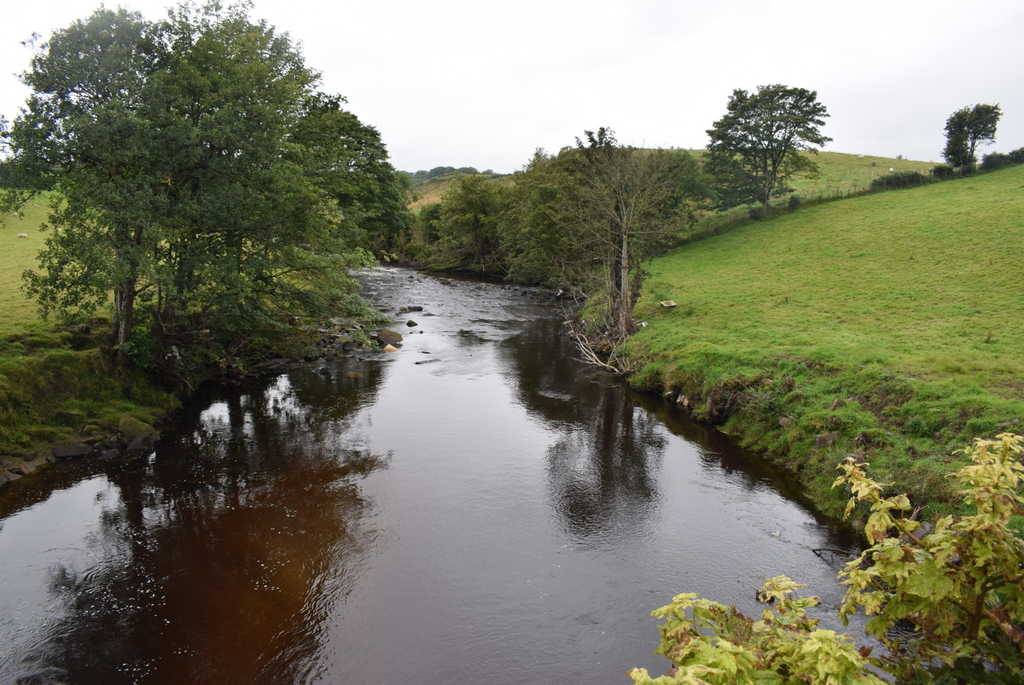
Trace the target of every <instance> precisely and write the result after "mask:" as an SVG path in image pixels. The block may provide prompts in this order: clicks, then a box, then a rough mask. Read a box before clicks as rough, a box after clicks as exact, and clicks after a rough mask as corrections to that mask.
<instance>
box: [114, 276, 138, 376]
mask: <svg viewBox="0 0 1024 685" xmlns="http://www.w3.org/2000/svg"><path fill="white" fill-rule="evenodd" d="M135 284H136V279H135V278H130V279H128V280H126V281H122V282H121V284H120V285H118V286H117V288H115V289H114V330H113V333H114V347H115V348H116V347H117V346H118V345H121V344H123V343H126V342H128V340H130V339H131V337H132V327H133V326H134V324H135ZM117 356H118V358H119V359H123V358H124V354H123V353H122V352H120V351H118V353H117Z"/></svg>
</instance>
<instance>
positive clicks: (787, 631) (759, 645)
mask: <svg viewBox="0 0 1024 685" xmlns="http://www.w3.org/2000/svg"><path fill="white" fill-rule="evenodd" d="M1021 452H1024V437H1021V436H1019V435H1013V434H1010V433H1003V434H1000V435H998V436H997V437H996V439H995V440H981V439H978V440H975V443H974V445H972V446H971V447H969V448H967V449H966V450H964V453H965V454H967V456H969V457H970V459H971V462H972V463H971V464H970V465H968V466H965V467H964V468H962V469H961V470H960V471H959V472H957V474H956V478H957V480H958V481H959V482H960V485H961V488H962V490H963V496H964V500H965V502H966V503H967V505H968V506H970V507H971V508H973V510H974V512H975V513H974V514H972V515H969V516H965V517H963V518H961V519H955V518H953V517H952V516H947V517H944V518H942V519H940V520H939V521H937V522H936V523H935V524H934V527H933V528H931V530H930V532H927V533H926V532H925V531H927V530H929V528H930V527H929V526H927V525H926V524H924V523H922V522H920V521H918V520H917V517H916V515H917V514H918V513H919V511H920V510H912V508H911V505H910V501H909V499H908V498H907V496H906V495H903V494H899V495H895V496H891V497H886V496H883V494H882V493H883V492H884V490H885V489H886V487H887V485H886V484H884V483H879V482H877V481H875V480H872V479H871V478H869V477H868V476H867V474H866V472H865V466H866V465H865V464H863V463H858V462H857V461H856V460H855V459H852V458H850V459H847V460H846V462H844V463H843V464H841V465H840V466H839V468H840V469H841V470H842V471H843V475H842V476H840V477H839V478H838V479H836V481H835V484H834V486H840V485H845V486H849V488H850V490H851V492H852V494H853V497H852V498H851V499H850V502H849V504H848V506H847V509H846V514H847V516H849V515H850V514H851V513H852V512H853V510H854V508H856V507H857V505H858V503H860V502H865V503H867V504H868V505H869V506H870V514H869V516H868V519H867V522H866V524H865V528H864V532H865V534H866V535H867V538H868V542H869V543H871V547H870V548H868V549H867V550H865V551H864V552H863V553H862V554H861V555H860V557H858V558H857V559H855V560H854V561H851V562H850V563H849V564H847V566H846V568H845V570H843V571H842V572H840V574H839V578H840V582H841V584H843V585H845V586H846V587H847V590H846V595H845V597H844V598H843V603H842V606H841V607H840V610H839V616H840V618H842V619H843V621H844V623H848V620H849V617H850V615H852V614H855V613H857V612H858V611H863V612H864V613H865V614H866V615H867V616H868V617H869V620H868V622H867V625H866V631H867V633H868V635H870V636H872V637H874V638H875V639H877V640H878V641H879V642H881V643H882V644H883V645H885V646H886V647H887V648H888V652H887V653H886V654H884V655H882V656H881V657H871V656H870V653H871V649H870V648H861V649H858V648H857V647H856V645H855V644H854V643H853V642H852V641H851V640H850V637H849V636H846V635H842V634H838V633H836V632H834V631H830V630H818V629H816V625H817V620H815V619H811V618H808V617H807V615H806V608H807V607H810V606H814V605H816V604H817V599H816V598H813V597H811V598H806V597H796V596H795V595H794V591H795V590H796V589H798V588H800V587H803V586H801V585H798V584H797V583H795V582H793V581H792V580H790V579H789V578H786V577H785V576H777V577H775V578H772V579H770V580H768V581H767V582H766V583H765V585H764V586H763V587H762V589H761V594H760V596H761V597H762V599H764V600H765V601H768V602H777V605H776V606H774V607H773V606H769V607H768V608H767V609H765V611H764V613H763V615H762V617H761V620H760V621H754V620H753V619H751V618H748V617H746V616H744V615H743V614H741V613H740V612H738V611H737V610H736V608H735V607H728V608H726V607H725V606H723V605H721V604H718V603H716V602H712V601H709V600H704V599H698V598H697V596H696V595H694V594H682V595H678V596H676V597H675V598H674V599H673V601H672V604H669V605H668V606H665V607H662V608H661V609H658V610H656V611H654V612H653V613H652V615H653V616H656V617H659V618H664V619H665V623H664V624H663V625H662V626H661V628H660V630H661V644H660V646H659V648H658V650H657V651H656V652H655V653H656V654H664V655H665V656H666V657H668V658H669V659H670V660H671V661H672V662H673V664H674V667H673V668H672V669H670V670H669V672H668V675H665V676H661V677H659V678H656V679H652V678H651V677H650V675H649V674H648V672H647V670H646V669H633V670H632V671H631V672H630V673H629V675H630V677H631V678H632V679H633V682H634V683H637V684H638V685H649V684H653V683H657V684H658V685H683V684H686V685H718V684H719V683H721V684H725V683H739V684H744V683H750V684H753V683H758V684H762V683H773V684H779V685H788V684H790V683H792V684H793V685H796V684H797V683H801V684H805V685H806V684H810V685H842V684H845V683H881V682H884V681H882V680H880V679H879V678H878V677H877V676H875V675H873V674H872V672H871V671H869V667H872V666H873V667H875V668H878V669H881V670H883V671H886V672H888V673H889V674H891V675H892V676H894V677H895V678H896V680H897V682H900V683H933V682H934V683H943V684H946V683H949V684H953V683H957V684H961V683H980V682H985V683H1020V682H1021V681H1022V676H1024V540H1021V539H1020V538H1019V537H1017V536H1016V535H1015V534H1014V532H1013V530H1012V529H1011V528H1010V525H1009V523H1010V518H1011V517H1012V516H1015V515H1021V514H1024V498H1022V497H1021V496H1020V494H1019V492H1020V488H1021V486H1022V485H1024V466H1022V465H1021V464H1020V462H1019V460H1018V456H1019V455H1020V454H1021ZM901 628H902V629H903V630H900V629H901ZM898 632H901V633H902V635H900V634H898Z"/></svg>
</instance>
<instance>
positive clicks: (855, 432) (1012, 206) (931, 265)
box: [624, 167, 1024, 515]
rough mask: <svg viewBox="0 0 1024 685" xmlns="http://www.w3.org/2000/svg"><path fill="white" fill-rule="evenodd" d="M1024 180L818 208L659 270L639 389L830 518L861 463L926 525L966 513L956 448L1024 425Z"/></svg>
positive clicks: (650, 291) (1002, 176)
mask: <svg viewBox="0 0 1024 685" xmlns="http://www.w3.org/2000/svg"><path fill="white" fill-rule="evenodd" d="M1022 182H1024V168H1021V167H1015V168H1010V169H1006V170H1002V171H998V172H993V173H989V174H981V175H977V176H973V177H969V178H965V179H962V180H956V181H950V182H946V183H941V184H934V185H930V186H925V187H921V188H916V189H912V190H904V191H892V192H888V193H880V194H875V195H869V196H865V197H859V198H853V199H849V200H845V201H843V202H837V203H831V204H825V205H818V206H814V207H807V208H803V209H800V210H798V211H797V212H792V213H788V214H785V215H782V216H779V217H777V218H775V219H772V220H768V221H764V222H761V223H754V224H751V225H748V226H746V227H742V228H739V229H737V230H734V231H733V232H730V233H727V234H725V235H721V236H716V237H713V238H710V239H708V240H705V241H701V242H698V243H694V244H692V245H689V246H686V247H685V248H683V249H682V250H679V251H678V252H676V253H674V254H672V255H669V256H666V257H664V258H661V259H658V260H655V261H654V262H653V263H652V265H651V267H650V272H651V277H650V278H649V279H648V281H647V283H646V285H645V294H644V298H643V300H642V302H641V304H640V305H639V306H638V307H637V310H636V315H637V317H638V318H641V319H643V320H645V321H646V322H647V325H646V326H645V327H644V328H643V329H642V330H641V332H640V333H639V334H637V335H636V336H635V337H634V338H632V339H631V340H630V341H629V342H628V343H627V345H626V347H625V350H624V364H625V366H626V367H627V368H628V371H629V373H630V374H631V375H630V382H631V383H633V384H634V385H636V386H638V387H640V388H643V389H646V390H650V391H657V392H662V393H664V394H665V395H666V397H667V398H668V399H669V400H671V401H673V402H676V403H678V404H679V405H681V406H683V407H684V408H687V409H689V410H690V411H692V412H693V414H694V416H695V417H696V418H697V419H699V420H701V421H705V422H707V423H710V424H713V425H716V426H718V427H720V428H721V429H722V430H723V431H725V432H726V433H728V434H730V435H732V436H734V437H735V438H736V439H737V440H738V441H739V442H740V444H742V445H743V446H745V447H747V448H749V449H751V450H754V451H757V452H760V453H762V454H764V455H765V457H766V458H767V459H769V460H771V461H772V462H774V463H777V464H780V465H782V466H785V467H786V468H788V469H790V470H792V471H793V472H794V473H796V474H797V475H798V476H799V477H800V479H801V480H802V481H803V482H804V484H805V485H806V486H807V487H808V488H809V490H810V492H811V494H812V496H813V498H814V500H815V501H816V502H817V503H818V504H819V506H820V507H821V508H822V509H823V511H825V512H827V513H835V512H837V511H839V510H840V509H841V507H842V505H843V503H844V502H845V500H846V494H845V493H840V492H837V491H833V490H832V489H831V483H832V482H833V480H834V478H835V475H836V473H835V471H834V468H835V466H836V464H838V463H839V462H840V461H842V460H843V459H844V458H845V457H846V456H847V455H849V454H854V455H857V458H859V459H864V460H866V461H868V462H870V463H871V464H872V473H873V475H874V477H876V478H877V479H879V480H882V481H885V482H892V483H893V487H894V488H899V489H903V490H905V491H906V492H908V493H909V494H910V495H911V498H912V500H913V501H914V502H915V504H918V505H924V504H927V505H929V507H930V508H929V510H928V515H937V514H940V513H943V512H946V511H949V510H950V509H952V508H955V507H957V506H958V502H957V501H956V495H955V491H954V490H953V489H952V488H951V483H950V479H949V478H947V475H948V474H949V473H952V472H953V471H955V470H956V469H958V468H960V467H961V466H962V465H963V463H964V462H963V458H962V455H961V454H960V453H959V450H960V449H962V448H963V447H965V446H966V445H967V444H969V443H970V442H971V441H972V440H973V439H974V438H975V437H993V436H994V435H996V434H997V433H999V432H1002V431H1006V430H1009V431H1014V430H1017V431H1019V430H1021V429H1024V426H1022V424H1021V421H1022V420H1024V383H1022V382H1021V379H1022V378H1024V330H1022V329H1021V327H1020V325H1019V318H1020V312H1021V311H1022V307H1024V297H1022V296H1021V295H1020V289H1019V287H1018V280H1019V273H1020V272H1021V270H1022V268H1024V218H1022V217H1024V197H1021V195H1020V193H1019V191H1017V190H1016V189H1018V188H1019V187H1020V185H1021V183H1022ZM665 301H672V302H675V306H669V307H666V306H663V305H662V304H661V303H662V302H665Z"/></svg>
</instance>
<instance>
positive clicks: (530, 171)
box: [504, 128, 710, 343]
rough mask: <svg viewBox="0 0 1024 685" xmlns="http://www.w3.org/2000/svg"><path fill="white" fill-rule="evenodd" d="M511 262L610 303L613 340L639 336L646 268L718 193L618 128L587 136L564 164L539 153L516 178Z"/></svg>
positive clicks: (691, 167)
mask: <svg viewBox="0 0 1024 685" xmlns="http://www.w3.org/2000/svg"><path fill="white" fill-rule="evenodd" d="M516 192H517V194H518V197H517V198H516V201H515V203H514V210H513V212H512V215H513V217H514V218H515V220H516V223H515V225H514V226H510V227H508V228H507V229H506V231H505V233H504V242H505V243H506V246H507V247H506V252H507V253H508V254H509V260H510V264H512V265H513V267H514V268H516V269H521V270H523V271H524V272H526V273H533V274H540V275H545V276H546V280H548V281H551V280H552V279H553V278H559V279H560V280H561V282H562V283H563V284H564V285H566V286H569V287H570V288H573V289H575V290H577V291H578V292H579V293H581V294H582V295H584V296H587V297H594V296H597V297H598V298H599V299H600V301H601V302H602V303H603V305H604V306H603V311H604V317H603V319H604V320H603V324H604V329H605V332H606V334H607V335H608V337H609V340H610V342H612V343H617V342H621V341H622V340H624V339H625V338H626V337H627V336H628V335H630V334H631V333H633V332H634V331H635V323H634V321H633V305H634V304H635V302H636V298H637V296H638V294H639V291H640V286H641V284H642V282H643V276H644V273H643V269H642V264H643V262H644V261H645V260H648V259H650V258H651V257H653V256H654V255H655V254H656V253H657V251H658V250H659V249H661V248H663V247H664V246H665V245H666V244H668V243H669V242H670V241H671V240H672V239H673V238H674V237H675V236H676V235H677V234H678V232H679V231H680V229H681V228H683V227H684V226H686V225H687V222H688V221H691V220H692V218H693V213H694V211H695V210H696V208H697V206H698V204H699V203H700V202H701V201H703V200H704V199H706V198H707V197H708V196H709V195H710V190H709V187H708V185H707V184H706V183H705V181H704V176H703V174H702V172H701V170H700V168H699V165H698V164H697V162H696V161H695V160H694V159H693V157H691V156H690V155H689V153H687V152H685V151H682V150H655V149H650V150H648V149H639V148H633V147H628V146H623V145H619V143H618V142H617V141H616V139H615V135H614V132H613V131H612V130H611V129H607V128H601V129H598V131H597V132H596V133H595V132H593V131H586V132H585V139H584V140H581V139H577V141H576V146H575V147H570V148H565V149H563V150H562V151H561V152H560V153H559V154H558V155H557V156H556V157H550V158H549V157H546V156H545V155H543V154H541V153H538V154H537V155H535V157H534V159H533V160H532V161H531V162H530V164H529V165H528V166H527V168H526V170H524V172H523V173H521V174H520V175H519V176H518V177H517V180H516Z"/></svg>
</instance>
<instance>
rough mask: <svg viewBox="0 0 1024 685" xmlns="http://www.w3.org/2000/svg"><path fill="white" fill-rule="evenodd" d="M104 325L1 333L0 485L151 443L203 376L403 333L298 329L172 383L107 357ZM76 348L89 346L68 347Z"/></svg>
mask: <svg viewBox="0 0 1024 685" xmlns="http://www.w3.org/2000/svg"><path fill="white" fill-rule="evenodd" d="M107 325H108V324H106V322H104V321H95V322H93V323H92V325H87V324H79V325H77V326H75V327H72V328H70V329H66V330H61V329H58V328H56V327H53V328H47V327H46V326H44V325H43V324H42V323H38V324H35V325H33V326H30V327H29V330H26V331H25V332H24V333H22V334H9V335H7V336H6V337H5V338H4V339H3V340H0V490H3V489H5V488H6V487H7V486H8V485H9V483H11V482H13V481H15V480H18V479H20V478H22V477H24V476H29V475H33V474H34V473H35V472H36V471H37V470H39V469H41V468H44V467H46V466H48V465H49V464H52V463H55V462H58V461H68V460H73V459H80V458H87V457H92V458H102V459H113V458H117V457H120V456H122V455H126V454H131V453H137V452H141V451H149V450H151V449H152V447H153V445H154V444H155V442H156V441H157V440H158V439H159V430H157V429H159V428H160V427H161V426H162V425H163V424H165V423H167V422H169V421H171V420H172V419H173V418H174V417H175V415H176V414H177V413H178V412H179V411H180V410H181V408H182V407H183V406H184V405H185V404H187V403H188V402H189V401H190V400H191V398H192V397H193V396H194V395H195V394H196V392H197V391H198V390H199V387H200V385H201V384H203V383H212V384H242V383H247V382H252V381H256V380H259V379H261V378H265V377H267V376H274V375H279V374H282V373H286V372H288V371H291V370H294V369H296V368H302V367H305V366H308V365H309V364H311V363H313V362H315V361H317V360H334V359H339V358H341V357H344V356H350V355H355V354H362V353H369V352H371V351H377V350H379V349H382V348H384V347H385V346H386V345H388V344H393V345H396V344H397V345H400V344H401V340H402V335H401V334H400V333H397V332H395V331H391V330H388V329H384V328H371V327H370V326H369V324H367V325H364V324H360V323H352V322H341V321H339V322H336V323H335V325H333V326H331V327H328V328H316V329H309V328H301V327H299V328H297V329H296V336H295V338H294V340H293V341H292V343H291V344H290V345H288V346H286V347H284V348H277V349H273V350H272V349H266V350H261V351H260V350H256V351H253V352H254V354H253V355H252V356H251V357H250V358H248V359H246V360H244V361H243V360H233V363H225V364H223V365H220V366H217V367H214V368H210V369H208V370H207V373H206V374H205V377H204V378H202V379H201V383H200V382H196V380H195V379H193V383H192V384H190V383H188V382H182V383H180V384H179V385H177V386H172V385H168V384H167V383H166V382H163V383H161V382H159V381H157V380H156V379H154V378H153V377H152V376H151V375H149V374H147V373H146V372H145V371H144V370H142V369H138V368H131V367H126V366H123V365H118V364H115V363H113V362H112V361H111V360H110V359H109V358H107V357H106V356H105V355H104V354H103V353H102V352H101V349H100V348H99V346H98V344H99V340H98V339H99V337H100V336H101V334H100V333H97V330H98V329H99V328H100V327H104V328H105V327H106V326H107ZM81 347H85V348H87V349H75V348H81ZM256 353H259V354H256ZM154 426H156V428H154Z"/></svg>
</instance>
